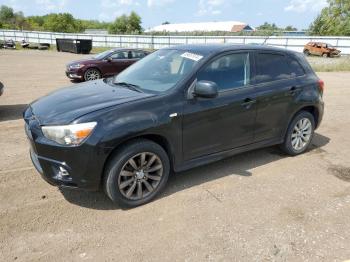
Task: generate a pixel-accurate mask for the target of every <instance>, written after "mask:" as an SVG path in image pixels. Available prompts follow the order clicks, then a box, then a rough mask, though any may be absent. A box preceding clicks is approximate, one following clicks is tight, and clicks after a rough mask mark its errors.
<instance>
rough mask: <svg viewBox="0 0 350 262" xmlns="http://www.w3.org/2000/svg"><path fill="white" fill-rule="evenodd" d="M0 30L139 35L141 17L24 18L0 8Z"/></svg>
mask: <svg viewBox="0 0 350 262" xmlns="http://www.w3.org/2000/svg"><path fill="white" fill-rule="evenodd" d="M0 28H3V29H17V30H36V31H50V32H61V33H81V32H84V31H85V30H86V29H104V30H108V32H109V33H110V34H117V33H118V34H140V33H141V32H142V27H141V17H140V16H139V15H138V14H136V13H135V12H131V13H130V15H122V16H119V17H117V18H116V19H115V21H113V22H110V23H108V22H100V21H97V20H83V19H76V18H74V17H73V16H72V15H71V14H69V13H58V14H55V13H52V14H47V15H44V16H28V17H25V16H24V14H23V13H22V12H14V10H13V9H12V8H11V7H8V6H5V5H2V6H1V7H0Z"/></svg>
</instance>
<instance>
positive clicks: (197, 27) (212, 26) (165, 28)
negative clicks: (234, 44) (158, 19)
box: [146, 21, 255, 32]
mask: <svg viewBox="0 0 350 262" xmlns="http://www.w3.org/2000/svg"><path fill="white" fill-rule="evenodd" d="M254 30H255V28H254V27H251V26H250V25H248V24H247V23H243V22H238V21H226V22H204V23H182V24H164V25H158V26H155V27H153V28H150V29H148V30H146V32H194V31H202V32H210V31H224V32H242V31H254Z"/></svg>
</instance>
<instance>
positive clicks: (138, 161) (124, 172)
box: [118, 152, 163, 200]
mask: <svg viewBox="0 0 350 262" xmlns="http://www.w3.org/2000/svg"><path fill="white" fill-rule="evenodd" d="M162 175H163V164H162V161H161V160H160V158H159V157H158V156H157V155H156V154H154V153H151V152H142V153H139V154H137V155H135V156H133V157H131V158H129V160H128V161H126V163H125V164H124V166H123V168H122V169H121V172H120V174H119V177H118V188H119V191H120V193H121V194H122V195H123V196H124V197H126V198H127V199H129V200H140V199H143V198H145V197H147V196H149V195H150V194H151V193H152V192H153V191H154V190H155V189H156V188H157V187H158V186H159V184H160V181H161V179H162Z"/></svg>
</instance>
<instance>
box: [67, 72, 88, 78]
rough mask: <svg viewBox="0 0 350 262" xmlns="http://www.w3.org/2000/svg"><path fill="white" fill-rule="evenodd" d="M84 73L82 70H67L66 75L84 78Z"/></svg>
mask: <svg viewBox="0 0 350 262" xmlns="http://www.w3.org/2000/svg"><path fill="white" fill-rule="evenodd" d="M83 75H84V74H83V73H82V72H80V71H71V70H70V71H66V76H67V77H68V78H70V79H80V80H81V79H83Z"/></svg>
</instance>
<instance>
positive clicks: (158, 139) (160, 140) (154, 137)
mask: <svg viewBox="0 0 350 262" xmlns="http://www.w3.org/2000/svg"><path fill="white" fill-rule="evenodd" d="M141 139H145V140H149V141H152V142H154V143H156V144H158V145H160V146H161V147H162V148H163V149H164V151H165V152H166V154H167V155H168V157H169V162H170V170H171V171H172V170H174V168H173V166H174V158H173V149H172V147H171V145H170V143H169V141H168V139H167V138H165V137H164V136H162V135H158V134H143V135H139V136H135V137H130V138H128V139H125V140H124V141H122V142H121V143H119V144H118V145H116V146H115V147H114V148H113V150H112V151H111V152H110V153H109V154H108V157H107V158H106V160H105V162H104V165H103V172H102V179H101V186H102V183H103V181H104V176H105V173H106V172H105V170H106V167H107V165H108V163H109V161H110V160H111V159H112V158H113V157H114V155H115V154H117V153H118V151H119V150H120V148H122V147H123V146H127V145H128V144H130V143H132V142H134V141H137V140H141Z"/></svg>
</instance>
